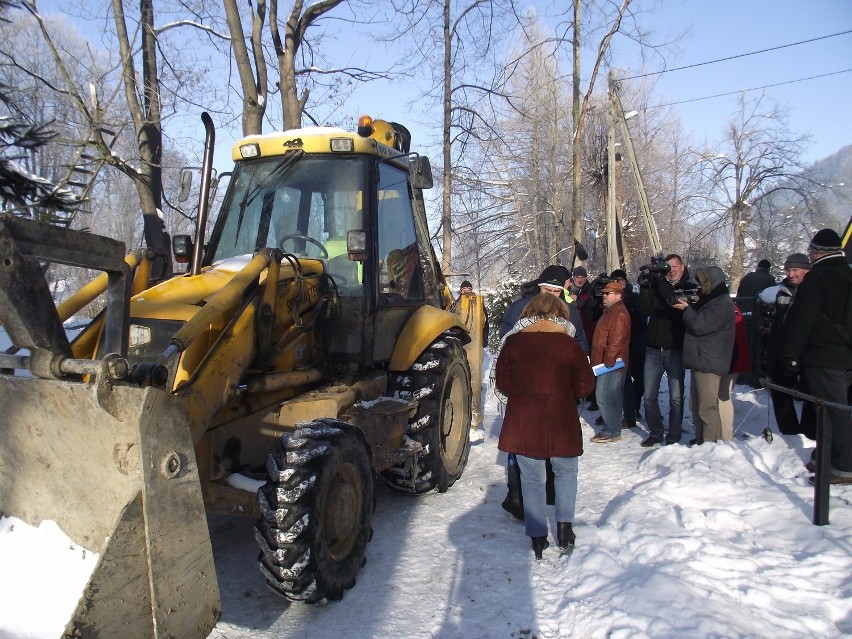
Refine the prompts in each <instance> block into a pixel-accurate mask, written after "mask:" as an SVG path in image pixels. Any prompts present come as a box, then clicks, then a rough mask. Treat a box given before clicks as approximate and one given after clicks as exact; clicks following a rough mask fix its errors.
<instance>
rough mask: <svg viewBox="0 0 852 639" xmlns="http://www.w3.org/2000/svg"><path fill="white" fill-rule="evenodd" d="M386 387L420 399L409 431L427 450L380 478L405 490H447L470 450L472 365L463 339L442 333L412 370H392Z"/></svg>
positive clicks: (392, 468) (413, 492) (460, 471)
mask: <svg viewBox="0 0 852 639" xmlns="http://www.w3.org/2000/svg"><path fill="white" fill-rule="evenodd" d="M388 387H389V388H388V394H389V395H391V396H394V397H400V398H403V399H416V400H417V401H418V407H417V411H416V413H415V414H414V416H413V417H412V418H411V420H409V425H408V437H410V438H411V439H413V440H415V441H416V442H418V443H419V444H421V445H422V446H423V451H422V452H421V453H418V454H417V455H416V456H415V457H413V458H412V459H409V460H408V461H407V462H406V463H404V464H398V465H396V466H393V467H391V468H389V469H388V470H386V471H383V472H382V478H383V479H384V481H385V482H386V483H387V484H388V485H389V486H391V487H392V488H395V489H397V490H400V491H402V492H406V493H412V494H421V493H425V492H428V491H430V490H433V489H435V488H437V489H438V492H445V491H446V490H447V489H448V488H449V487H450V486H452V485H453V483H454V482H455V481H456V480H457V479H458V478H459V477H461V474H462V471H463V470H464V467H465V464H467V458H468V454H469V453H470V423H471V406H470V366H469V365H468V362H467V356H466V355H465V351H464V348H463V347H462V343H461V341H460V340H459V339H458V338H456V337H451V336H448V335H442V336H441V337H439V338H438V339H437V340H435V341H434V342H432V344H431V345H430V346H429V348H427V349H426V350H425V351H424V352H423V354H422V355H420V357H418V358H417V361H416V362H415V363H414V365H413V366H412V367H411V369H410V370H408V371H406V372H405V373H392V374H391V377H390V380H389V383H388Z"/></svg>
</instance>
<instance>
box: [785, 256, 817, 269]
mask: <svg viewBox="0 0 852 639" xmlns="http://www.w3.org/2000/svg"><path fill="white" fill-rule="evenodd" d="M788 268H803V269H805V270H810V268H811V263H810V261H808V256H807V255H805V254H804V253H791V254H790V255H788V256H787V259H786V260H784V270H785V271H786V270H787V269H788Z"/></svg>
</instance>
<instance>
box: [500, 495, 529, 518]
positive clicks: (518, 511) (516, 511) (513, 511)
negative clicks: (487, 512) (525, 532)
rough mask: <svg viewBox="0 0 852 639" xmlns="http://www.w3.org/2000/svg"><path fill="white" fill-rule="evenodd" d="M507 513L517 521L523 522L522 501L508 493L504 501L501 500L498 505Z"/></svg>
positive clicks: (520, 498)
mask: <svg viewBox="0 0 852 639" xmlns="http://www.w3.org/2000/svg"><path fill="white" fill-rule="evenodd" d="M500 505H501V506H502V507H503V510H505V511H506V512H507V513H509V514H510V515H512V517H514V518H515V519H519V520H520V521H523V520H524V500H523V498H522V497H519V496H518V495H516V494H514V493H512V491H509V494H507V495H506V499H504V500H503V503H502V504H500Z"/></svg>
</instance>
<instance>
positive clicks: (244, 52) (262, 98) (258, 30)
mask: <svg viewBox="0 0 852 639" xmlns="http://www.w3.org/2000/svg"><path fill="white" fill-rule="evenodd" d="M224 3H225V17H226V21H227V23H228V31H229V32H230V34H231V46H232V47H233V50H234V60H235V62H236V65H237V72H238V73H239V76H240V86H241V88H242V92H243V120H242V124H243V135H257V134H260V133H262V132H263V116H264V114H265V113H266V99H267V68H266V58H265V57H264V54H263V42H262V35H263V25H264V23H265V22H266V0H257V2H256V5H255V6H256V7H257V10H256V12H254V13H252V16H251V18H252V21H251V22H252V29H251V42H252V53H253V54H254V64H255V68H256V69H257V77H256V79H255V73H254V71H253V69H252V64H251V57H250V56H249V52H248V48H247V47H246V39H245V33H244V32H243V23H242V21H241V20H240V12H239V10H238V9H237V3H236V0H224ZM249 7H251V5H249Z"/></svg>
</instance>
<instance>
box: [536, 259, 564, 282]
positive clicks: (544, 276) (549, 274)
mask: <svg viewBox="0 0 852 639" xmlns="http://www.w3.org/2000/svg"><path fill="white" fill-rule="evenodd" d="M569 277H570V275H569V274H568V269H567V268H565V267H564V266H562V265H561V264H551V265H550V266H548V267H547V268H546V269H544V270H543V271H542V272H541V275H539V276H538V279H537V280H536V281H535V283H536V284H543V283H546V282H558V286H564V285H565V280H567V279H568V278H569Z"/></svg>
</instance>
